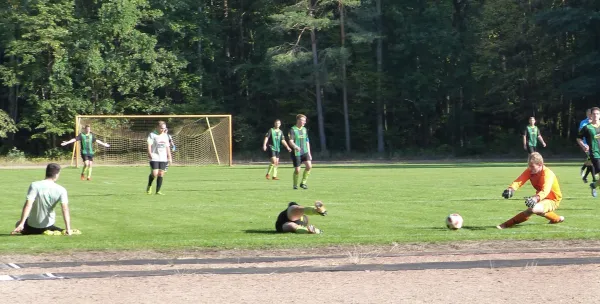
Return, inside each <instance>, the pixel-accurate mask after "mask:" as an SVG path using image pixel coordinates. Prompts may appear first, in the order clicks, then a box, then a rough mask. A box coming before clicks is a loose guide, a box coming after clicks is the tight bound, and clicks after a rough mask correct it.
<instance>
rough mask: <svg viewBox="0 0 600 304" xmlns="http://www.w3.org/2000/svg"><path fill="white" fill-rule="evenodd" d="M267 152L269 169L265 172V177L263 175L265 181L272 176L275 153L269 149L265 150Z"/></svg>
mask: <svg viewBox="0 0 600 304" xmlns="http://www.w3.org/2000/svg"><path fill="white" fill-rule="evenodd" d="M267 152H269V155H270V158H269V161H270V163H269V169H268V170H267V175H265V178H266V179H271V176H274V175H273V170H274V169H275V153H274V152H273V151H272V150H271V148H269V149H268V150H267Z"/></svg>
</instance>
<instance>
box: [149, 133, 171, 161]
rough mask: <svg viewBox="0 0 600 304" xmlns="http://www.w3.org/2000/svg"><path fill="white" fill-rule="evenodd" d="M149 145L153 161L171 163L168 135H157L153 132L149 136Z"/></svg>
mask: <svg viewBox="0 0 600 304" xmlns="http://www.w3.org/2000/svg"><path fill="white" fill-rule="evenodd" d="M148 144H149V145H152V147H150V153H151V154H152V159H151V161H157V162H166V161H169V158H168V155H167V150H168V149H169V147H170V145H169V136H168V135H167V134H166V133H162V134H156V133H155V132H151V133H150V135H148Z"/></svg>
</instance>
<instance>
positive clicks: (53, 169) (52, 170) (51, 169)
mask: <svg viewBox="0 0 600 304" xmlns="http://www.w3.org/2000/svg"><path fill="white" fill-rule="evenodd" d="M59 174H60V165H59V164H56V163H49V164H48V166H46V178H52V179H55V180H56V179H58V175H59Z"/></svg>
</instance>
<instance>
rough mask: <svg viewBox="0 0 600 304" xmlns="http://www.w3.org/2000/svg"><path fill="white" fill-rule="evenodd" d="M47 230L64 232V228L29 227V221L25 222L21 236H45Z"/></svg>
mask: <svg viewBox="0 0 600 304" xmlns="http://www.w3.org/2000/svg"><path fill="white" fill-rule="evenodd" d="M46 230H50V231H63V229H62V228H59V227H56V226H54V225H52V226H49V227H46V228H35V227H31V226H29V225H27V220H25V226H24V227H23V231H21V234H43V233H44V231H46Z"/></svg>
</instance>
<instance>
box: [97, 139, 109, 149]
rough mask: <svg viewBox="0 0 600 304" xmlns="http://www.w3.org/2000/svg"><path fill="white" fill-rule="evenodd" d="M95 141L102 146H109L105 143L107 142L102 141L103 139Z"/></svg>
mask: <svg viewBox="0 0 600 304" xmlns="http://www.w3.org/2000/svg"><path fill="white" fill-rule="evenodd" d="M96 142H97V143H99V144H101V145H103V146H105V147H106V148H108V147H110V145H109V144H107V143H105V142H103V141H101V140H99V139H96Z"/></svg>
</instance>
